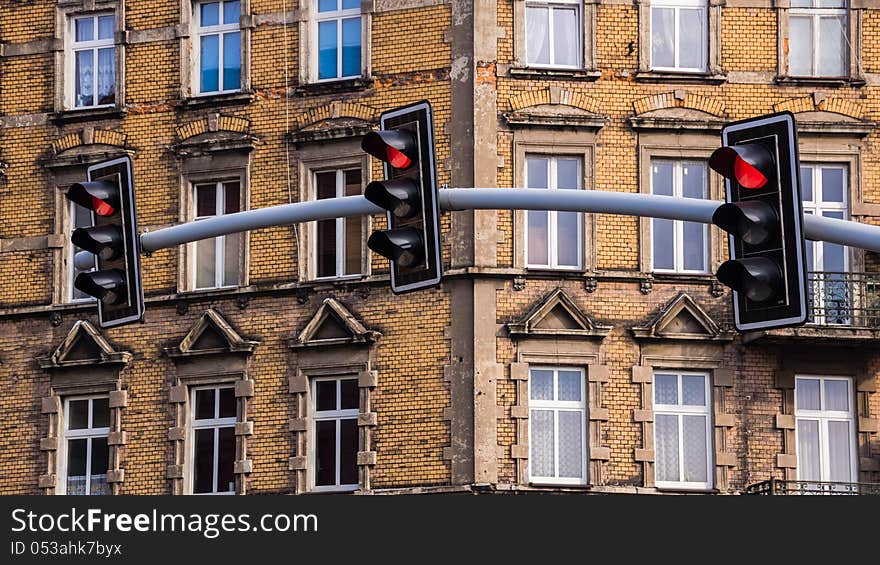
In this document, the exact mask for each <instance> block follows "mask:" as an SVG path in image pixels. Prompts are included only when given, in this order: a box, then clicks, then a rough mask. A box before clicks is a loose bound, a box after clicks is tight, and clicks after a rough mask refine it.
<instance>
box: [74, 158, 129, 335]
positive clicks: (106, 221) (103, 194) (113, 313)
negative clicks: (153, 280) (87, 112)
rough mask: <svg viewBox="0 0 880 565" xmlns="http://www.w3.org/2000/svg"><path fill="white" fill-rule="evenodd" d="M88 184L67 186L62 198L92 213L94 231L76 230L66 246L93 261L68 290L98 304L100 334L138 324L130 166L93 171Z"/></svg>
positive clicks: (122, 162) (107, 165)
mask: <svg viewBox="0 0 880 565" xmlns="http://www.w3.org/2000/svg"><path fill="white" fill-rule="evenodd" d="M88 179H89V180H88V181H85V182H79V183H74V184H72V185H71V186H70V188H69V189H68V191H67V197H68V198H69V199H70V200H71V201H73V202H75V203H76V204H79V205H80V206H82V207H84V208H86V209H87V210H89V211H91V213H92V217H93V219H94V226H93V227H89V228H77V229H75V230H74V231H73V234H72V235H71V238H70V240H71V242H72V243H73V244H74V245H75V246H77V247H79V248H81V249H83V250H84V251H86V252H89V253H92V254H94V255H95V257H96V261H97V268H96V269H95V270H94V271H87V272H83V273H80V274H79V275H77V277H76V280H74V282H73V285H74V286H75V287H76V288H77V289H79V290H81V291H83V292H84V293H86V294H88V295H89V296H93V297H94V298H96V299H98V318H99V322H100V325H101V327H102V328H108V327H112V326H119V325H122V324H126V323H129V322H135V321H139V320H141V319H142V318H143V315H144V297H143V288H142V284H141V268H140V267H141V264H140V245H139V243H138V231H137V214H136V210H135V203H134V186H133V183H132V174H131V160H130V159H129V158H128V157H121V158H119V159H113V160H111V161H105V162H103V163H99V164H96V165H92V166H91V167H89V168H88Z"/></svg>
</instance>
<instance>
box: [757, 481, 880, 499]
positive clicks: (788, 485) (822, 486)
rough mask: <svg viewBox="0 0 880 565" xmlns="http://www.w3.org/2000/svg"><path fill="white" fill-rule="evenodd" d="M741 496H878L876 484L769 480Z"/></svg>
mask: <svg viewBox="0 0 880 565" xmlns="http://www.w3.org/2000/svg"><path fill="white" fill-rule="evenodd" d="M743 494H764V495H788V494H807V495H809V494H829V495H841V494H849V495H854V494H866V495H880V484H878V483H836V482H830V481H784V480H781V479H770V480H769V481H763V482H760V483H755V484H753V485H749V486H747V487H746V490H745V491H744V492H743Z"/></svg>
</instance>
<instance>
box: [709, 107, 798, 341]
mask: <svg viewBox="0 0 880 565" xmlns="http://www.w3.org/2000/svg"><path fill="white" fill-rule="evenodd" d="M721 135H722V142H723V146H722V147H720V148H719V149H716V150H715V151H714V152H713V153H712V156H711V157H710V158H709V166H710V167H712V169H713V170H715V171H716V172H718V173H719V174H721V175H722V176H723V177H724V178H725V179H726V188H727V203H726V204H722V205H721V206H719V207H718V209H717V210H716V211H715V213H714V215H713V216H712V222H713V223H714V224H715V225H717V226H718V227H720V228H722V229H724V230H725V231H727V232H728V233H729V242H730V260H729V261H725V262H724V263H723V264H722V265H721V266H720V267H719V268H718V271H717V272H716V276H717V277H718V280H719V281H721V282H722V283H724V284H725V285H727V286H728V287H730V288H732V289H733V290H734V292H733V309H734V325H735V326H736V329H737V330H739V331H741V332H742V331H753V330H765V329H772V328H780V327H787V326H796V325H800V324H803V323H804V322H806V320H807V288H806V262H805V257H806V253H805V251H804V238H803V218H804V212H803V204H802V202H801V193H800V165H799V156H798V143H797V129H796V124H795V120H794V116H793V115H792V114H791V113H790V112H781V113H778V114H770V115H766V116H759V117H757V118H752V119H748V120H743V121H739V122H734V123H731V124H728V125H726V126H725V127H724V129H723V130H722V133H721Z"/></svg>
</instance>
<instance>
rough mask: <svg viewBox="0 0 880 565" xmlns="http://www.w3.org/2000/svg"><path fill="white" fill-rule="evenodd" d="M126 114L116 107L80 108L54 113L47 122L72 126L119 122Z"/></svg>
mask: <svg viewBox="0 0 880 565" xmlns="http://www.w3.org/2000/svg"><path fill="white" fill-rule="evenodd" d="M127 114H128V112H127V111H126V110H124V109H122V108H119V107H117V106H105V107H103V108H81V109H72V110H62V111H61V112H55V113H54V114H52V115H51V116H50V117H49V120H50V121H51V122H52V123H53V124H56V125H61V124H73V123H77V122H91V121H99V120H121V119H122V118H124V117H125V116H126V115H127Z"/></svg>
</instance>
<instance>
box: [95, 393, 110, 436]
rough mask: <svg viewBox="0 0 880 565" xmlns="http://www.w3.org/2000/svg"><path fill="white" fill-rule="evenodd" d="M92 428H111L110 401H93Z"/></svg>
mask: <svg viewBox="0 0 880 565" xmlns="http://www.w3.org/2000/svg"><path fill="white" fill-rule="evenodd" d="M92 427H93V428H109V427H110V399H109V398H106V397H105V398H95V399H94V400H92Z"/></svg>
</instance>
